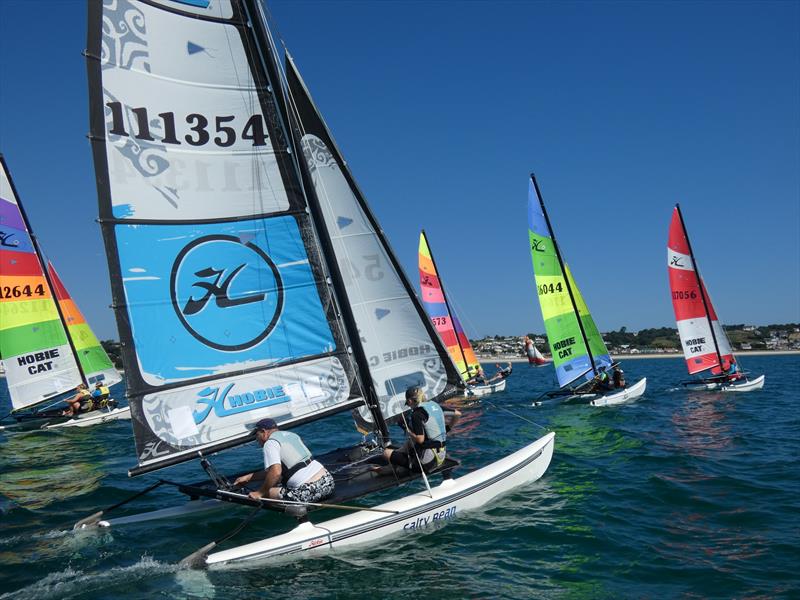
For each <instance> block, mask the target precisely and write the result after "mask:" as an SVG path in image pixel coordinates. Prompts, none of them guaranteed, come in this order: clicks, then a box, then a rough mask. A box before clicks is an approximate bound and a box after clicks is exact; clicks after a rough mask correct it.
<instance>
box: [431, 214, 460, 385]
mask: <svg viewBox="0 0 800 600" xmlns="http://www.w3.org/2000/svg"><path fill="white" fill-rule="evenodd" d="M422 237H424V238H425V245H426V246H428V252H429V253H430V255H431V262H432V263H433V268H434V270H435V271H436V277H437V278H438V279H439V287H440V288H441V289H442V297H443V298H444V305H445V306H446V307H447V312H448V314H449V315H450V320H451V321H452V320H453V309H452V308H451V307H450V302H449V301H448V300H447V293H446V292H445V291H444V281H442V277H441V275H440V274H439V269H438V268H437V267H436V259H435V258H434V257H433V250H432V249H431V245H430V242H428V235H427V234H426V233H425V230H424V229H423V230H422ZM453 330H454V331H455V327H454V328H453ZM455 334H456V342H457V343H458V349H459V351H460V352H461V358H462V359H463V360H464V366H465V368H466V370H467V371H466V372H467V376H469V374H470V372H469V363H468V362H467V356H466V354H464V347H463V346H462V345H461V340H460V339H459V338H458V331H455ZM465 381H466V380H465Z"/></svg>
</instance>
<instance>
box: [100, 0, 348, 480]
mask: <svg viewBox="0 0 800 600" xmlns="http://www.w3.org/2000/svg"><path fill="white" fill-rule="evenodd" d="M259 10H260V7H259V6H257V4H256V3H255V2H240V1H237V0H217V1H215V2H207V1H195V0H184V1H173V0H152V1H148V2H140V1H136V0H106V1H105V2H104V3H103V4H102V5H101V4H100V3H91V4H90V9H89V33H88V46H89V47H88V51H87V55H88V57H89V61H88V70H89V93H90V105H91V106H90V111H91V134H92V141H93V151H94V159H95V171H96V173H97V185H98V197H99V208H100V220H101V224H102V229H103V236H104V239H105V242H106V250H107V254H108V257H109V271H110V275H111V281H112V294H113V297H114V301H115V311H116V316H117V325H118V327H119V332H120V338H121V340H122V342H123V352H124V359H125V363H126V367H127V373H126V374H127V383H128V395H129V398H130V404H131V417H132V420H133V427H134V436H135V440H136V449H137V455H138V459H139V467H138V468H137V469H134V470H133V471H132V474H138V473H142V472H145V471H148V470H152V469H156V468H160V467H163V466H167V465H169V464H174V463H177V462H181V461H183V460H188V459H191V458H195V457H197V456H198V454H199V453H207V452H212V451H214V450H219V449H222V448H225V447H230V446H234V445H238V444H241V443H244V442H246V441H248V440H250V439H252V431H251V430H252V424H253V423H255V422H256V421H258V420H259V419H261V418H263V417H272V418H274V419H275V420H276V421H277V422H278V423H279V424H281V425H282V426H289V425H296V424H299V423H302V422H306V421H309V420H313V419H315V418H318V417H319V416H321V415H324V414H329V413H332V412H338V411H341V410H345V409H349V408H353V407H355V406H357V405H361V404H362V403H363V399H362V392H361V389H360V388H361V386H360V384H359V382H358V380H357V378H356V373H355V370H354V367H353V362H352V360H351V357H350V354H349V352H348V344H347V338H346V335H345V332H344V326H343V324H342V321H341V319H340V317H339V314H338V311H337V308H336V303H335V300H334V296H333V294H332V286H331V284H330V279H329V276H328V272H327V270H326V267H325V264H324V262H323V259H322V257H321V253H320V247H319V238H318V234H317V230H316V227H317V226H318V224H316V223H314V222H312V219H311V216H310V215H309V206H308V203H307V201H306V198H305V196H304V195H303V193H302V181H301V179H300V175H299V171H298V164H297V162H296V160H295V158H296V153H295V152H294V151H293V150H292V144H291V139H290V137H289V134H288V127H287V123H286V120H285V118H283V117H282V115H281V110H280V109H281V106H280V102H281V100H282V98H281V96H280V95H279V94H276V90H280V89H281V82H280V80H279V79H278V76H277V63H276V62H275V56H274V53H273V52H272V49H271V47H270V44H269V42H267V41H266V40H264V39H263V36H262V35H261V30H259V29H258V28H257V27H253V26H251V24H252V23H254V22H256V21H257V19H258V18H259V17H258V12H257V11H259Z"/></svg>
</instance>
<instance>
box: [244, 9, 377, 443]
mask: <svg viewBox="0 0 800 600" xmlns="http://www.w3.org/2000/svg"><path fill="white" fill-rule="evenodd" d="M257 4H258V3H257V2H256V0H244V5H245V9H246V11H247V13H248V16H249V18H250V22H251V23H252V24H253V33H254V34H255V39H256V43H257V44H258V45H259V46H262V45H266V46H267V47H268V48H270V49H271V51H270V52H266V53H265V52H264V50H263V48H260V50H261V52H260V54H261V60H262V61H264V56H265V54H266V55H267V56H269V57H270V58H271V60H266V61H264V62H265V67H266V70H267V74H268V76H269V78H270V80H271V81H274V82H276V89H274V90H273V93H274V96H275V98H276V102H277V104H278V107H279V108H278V110H279V111H281V112H282V113H283V116H284V117H285V118H286V123H287V125H288V126H289V130H290V131H289V132H287V134H288V135H287V136H286V137H287V140H288V141H289V143H290V144H291V145H292V148H293V151H292V156H293V161H292V163H293V165H294V168H295V170H296V172H297V175H298V178H299V180H300V182H301V185H302V187H303V192H304V194H305V197H306V201H307V202H308V207H309V210H310V212H311V216H312V221H313V223H314V225H315V227H316V230H317V233H318V235H319V240H320V244H321V245H322V248H323V253H324V255H325V258H326V260H325V264H326V265H327V267H328V272H329V273H330V276H331V283H332V286H333V291H334V295H335V297H336V298H337V300H338V302H337V308H338V310H339V311H340V313H341V315H342V320H343V322H344V325H345V329H346V331H347V337H348V339H349V341H350V349H351V351H352V352H353V355H354V358H355V362H356V365H357V367H358V373H357V375H356V376H357V377H359V381H360V383H361V384H362V385H361V388H362V390H363V391H364V392H365V395H366V396H367V398H366V400H367V406H368V407H369V410H370V414H371V415H372V418H373V422H374V423H375V425H376V426H377V427H378V431H379V432H380V434H381V437H382V438H383V440H384V442H388V441H389V439H390V436H389V428H388V426H387V424H386V420H385V419H384V417H383V413H382V412H381V410H380V405H379V403H378V394H377V392H376V390H375V384H374V382H373V380H372V377H371V376H370V370H369V361H368V359H367V356H366V354H365V352H364V348H363V347H362V345H361V336H360V334H359V332H358V327H357V325H356V321H355V316H354V315H353V311H352V308H351V306H350V303H349V302H348V301H347V293H346V291H345V287H344V278H343V277H342V273H341V271H340V270H339V265H338V262H337V261H336V260H335V259H334V260H328V257H333V256H335V254H334V249H333V243H332V242H331V238H330V233H329V232H328V228H327V226H326V225H325V218H324V216H323V214H322V208H321V206H320V202H319V199H318V198H317V194H316V192H315V191H314V186H313V184H312V183H311V181H310V178H309V176H308V173H307V169H306V168H305V167H304V165H303V164H302V163H303V161H302V160H300V157H301V156H302V152H301V151H300V150H299V148H300V144H299V141H298V140H297V139H296V137H295V131H294V129H295V128H293V127H292V126H291V123H292V119H291V115H290V111H289V110H288V102H286V100H285V98H284V90H285V88H284V80H283V76H282V71H281V70H280V68H279V67H278V64H277V61H276V52H275V44H274V43H273V39H272V32H271V31H270V29H269V26H268V25H267V24H266V18H265V15H264V13H263V12H262V11H260V10H259V9H260V5H257ZM256 14H258V15H259V16H260V18H258V19H256V18H254V15H256ZM286 87H288V82H287V84H286ZM364 384H366V385H364Z"/></svg>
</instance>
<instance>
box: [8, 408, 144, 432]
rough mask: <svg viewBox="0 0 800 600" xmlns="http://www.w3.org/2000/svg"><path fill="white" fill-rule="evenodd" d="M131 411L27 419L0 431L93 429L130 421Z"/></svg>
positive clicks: (125, 409) (108, 411) (116, 409)
mask: <svg viewBox="0 0 800 600" xmlns="http://www.w3.org/2000/svg"><path fill="white" fill-rule="evenodd" d="M130 418H131V409H130V407H128V406H125V407H122V408H113V409H111V410H103V409H99V410H93V411H92V412H88V413H84V414H81V415H78V416H76V417H71V418H63V417H56V418H51V419H48V418H42V419H26V420H25V421H20V422H19V423H15V424H13V425H7V426H0V430H3V429H7V430H8V431H35V430H42V429H63V428H65V427H91V426H93V425H99V424H101V423H108V422H110V421H118V420H120V419H130Z"/></svg>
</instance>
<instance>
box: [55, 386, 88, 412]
mask: <svg viewBox="0 0 800 600" xmlns="http://www.w3.org/2000/svg"><path fill="white" fill-rule="evenodd" d="M65 402H66V403H67V408H66V409H64V411H63V412H62V413H61V414H63V415H64V416H67V417H71V416H73V415H77V414H78V413H81V412H89V411H90V410H92V395H91V393H89V390H88V389H87V387H86V384H85V383H79V384H78V387H76V388H75V395H74V396H72V397H71V398H67V399H66V400H65Z"/></svg>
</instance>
